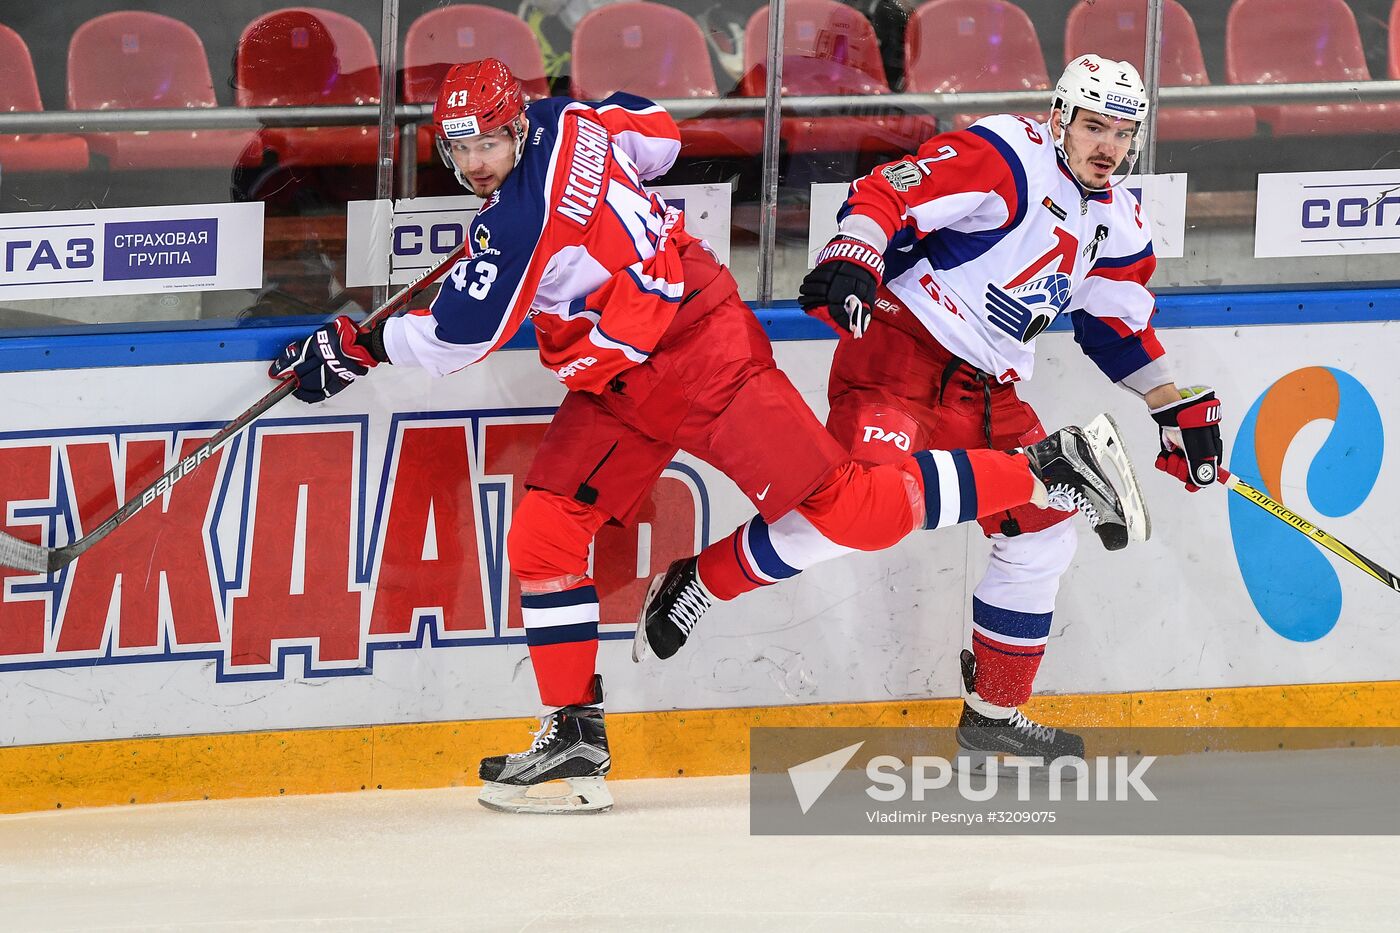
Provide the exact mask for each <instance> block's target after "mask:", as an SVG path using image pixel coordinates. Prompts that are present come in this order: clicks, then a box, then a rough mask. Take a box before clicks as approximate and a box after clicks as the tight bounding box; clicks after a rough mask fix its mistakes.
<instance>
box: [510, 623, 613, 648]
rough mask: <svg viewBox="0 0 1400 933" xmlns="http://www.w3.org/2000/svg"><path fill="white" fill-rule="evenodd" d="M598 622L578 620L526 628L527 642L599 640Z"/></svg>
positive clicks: (555, 642)
mask: <svg viewBox="0 0 1400 933" xmlns="http://www.w3.org/2000/svg"><path fill="white" fill-rule="evenodd" d="M597 640H598V623H597V622H578V623H576V624H574V625H541V626H536V627H534V628H527V629H526V630H525V644H527V645H530V646H532V647H538V646H540V645H562V644H565V643H567V642H571V641H597Z"/></svg>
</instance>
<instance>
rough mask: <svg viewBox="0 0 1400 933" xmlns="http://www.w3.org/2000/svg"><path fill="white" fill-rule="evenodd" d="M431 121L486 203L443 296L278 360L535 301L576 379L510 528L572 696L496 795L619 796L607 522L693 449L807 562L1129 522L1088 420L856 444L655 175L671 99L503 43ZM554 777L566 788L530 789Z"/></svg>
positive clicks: (347, 376) (363, 363) (365, 345)
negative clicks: (1057, 501) (546, 70)
mask: <svg viewBox="0 0 1400 933" xmlns="http://www.w3.org/2000/svg"><path fill="white" fill-rule="evenodd" d="M433 121H434V124H435V129H436V132H437V134H438V146H439V150H440V152H441V154H442V157H443V159H444V161H445V162H446V163H447V164H448V166H449V167H450V168H451V169H452V170H453V171H454V172H455V173H456V175H457V178H458V180H459V181H460V182H461V183H462V184H463V185H464V186H466V187H468V188H470V189H471V190H472V191H473V192H474V193H475V194H477V195H479V196H481V197H483V198H485V199H486V201H485V204H483V206H482V208H481V210H480V212H479V213H478V214H477V216H476V218H475V219H474V220H473V221H472V224H471V227H470V230H469V231H468V233H467V236H468V242H469V243H470V248H471V252H470V255H469V257H468V258H466V259H463V260H462V261H461V262H459V263H458V264H457V265H456V266H454V267H453V269H452V270H451V271H450V272H449V273H448V275H447V276H446V277H445V279H444V283H443V286H442V289H441V291H440V292H439V294H438V296H437V297H436V299H435V300H434V301H433V304H432V307H431V309H430V311H429V312H428V313H424V314H408V315H403V316H399V317H393V318H390V319H388V320H387V321H386V322H385V323H384V324H383V325H381V326H379V327H377V328H375V329H374V330H372V331H370V332H368V333H360V332H358V331H357V330H356V328H355V326H354V325H353V323H351V322H350V321H349V320H348V319H347V318H344V317H341V318H338V319H337V320H335V321H333V322H332V323H330V324H327V325H325V326H324V327H322V328H321V329H320V330H318V331H317V332H315V333H314V334H312V335H311V336H310V337H308V338H306V339H305V340H302V341H297V342H295V343H293V344H292V345H291V346H289V347H288V348H287V349H286V350H285V351H284V352H283V354H282V355H281V356H280V357H279V358H278V360H276V361H275V362H274V363H273V364H272V367H271V369H270V374H271V375H272V376H273V377H274V378H281V379H285V378H295V379H297V381H298V387H297V390H296V393H295V394H296V395H297V396H298V397H299V398H302V399H303V400H307V401H319V400H321V399H323V398H327V397H329V396H330V395H331V394H333V393H334V392H336V391H339V390H340V389H342V388H343V387H344V386H346V385H348V384H349V383H350V382H352V381H354V380H355V379H356V378H358V377H360V376H363V375H365V374H366V373H367V372H368V371H369V369H370V368H372V367H374V366H376V365H378V364H381V363H393V364H395V365H412V366H419V367H423V368H425V369H427V370H429V371H430V372H432V373H435V374H438V375H443V374H447V373H450V372H453V371H455V370H458V369H461V368H463V367H465V366H468V365H470V364H472V363H476V362H479V361H480V360H482V359H483V358H485V357H486V356H487V355H488V354H489V353H491V352H492V351H493V350H495V349H497V348H499V347H500V346H501V345H502V344H504V343H505V342H506V341H507V340H508V339H509V338H510V337H511V335H512V334H513V333H515V331H516V330H517V329H518V328H519V326H520V325H521V323H522V322H523V321H524V320H525V318H526V317H527V316H528V317H531V318H532V319H533V323H534V327H535V332H536V337H537V341H538V344H539V353H540V359H541V361H542V362H543V363H544V365H545V366H546V367H547V368H548V369H549V370H550V371H551V372H552V373H553V374H554V375H555V376H556V377H557V378H558V379H559V380H560V381H561V382H562V383H563V384H564V385H565V386H566V387H567V388H568V390H569V392H568V394H567V396H566V397H565V400H564V402H563V404H562V405H561V406H560V408H559V410H558V412H557V414H556V415H555V417H554V419H553V421H552V422H551V424H550V427H549V430H548V432H547V433H546V435H545V438H544V441H543V443H542V444H541V446H540V449H539V451H538V452H537V455H536V457H535V459H534V462H533V464H532V466H531V468H530V470H529V472H528V474H527V476H526V478H525V485H526V487H527V489H528V492H527V493H526V495H525V496H524V497H523V499H522V501H521V502H519V503H518V504H517V506H516V509H515V513H514V516H513V517H512V520H511V526H510V534H509V538H508V542H507V553H508V556H509V560H510V567H511V571H512V572H513V573H514V574H515V575H516V577H517V578H518V579H519V580H520V589H521V607H522V615H523V619H524V622H525V629H526V640H527V643H528V645H529V651H530V658H531V661H532V663H533V666H534V669H535V675H536V680H537V682H538V685H539V689H540V697H541V700H542V701H543V703H544V705H545V706H546V707H548V708H549V710H550V711H549V712H548V713H547V714H546V715H545V716H544V717H543V719H542V722H541V727H540V730H539V732H538V733H536V736H535V740H534V742H533V743H532V744H531V745H530V747H529V748H528V749H526V750H525V751H522V752H518V753H515V754H511V755H499V756H494V757H490V758H486V759H485V760H483V761H482V763H481V771H480V773H481V778H482V780H483V782H484V785H485V786H484V787H483V789H482V793H481V797H480V800H481V802H482V803H483V804H485V805H487V806H490V807H494V808H497V809H505V810H512V811H521V810H536V811H538V810H546V811H554V812H560V811H577V810H599V809H606V808H607V807H609V806H611V803H612V799H611V797H610V795H609V794H608V791H607V788H606V787H605V786H604V783H603V776H604V775H605V774H606V773H607V771H608V769H609V766H610V762H611V759H610V756H609V752H608V745H607V737H606V732H605V730H604V724H603V711H602V699H603V697H602V688H601V682H600V679H599V678H598V677H597V675H596V674H595V672H594V662H595V657H596V654H597V647H598V619H599V611H598V594H597V592H596V590H595V588H594V585H593V581H592V579H591V578H590V577H589V575H588V550H589V546H590V544H591V542H592V540H593V537H594V535H595V534H596V533H597V531H598V530H599V528H601V527H602V525H603V524H604V523H606V522H608V521H616V522H620V523H624V524H626V523H629V522H631V521H632V520H633V519H634V518H635V515H636V513H637V511H638V509H639V508H640V506H641V505H642V503H643V501H644V500H645V497H646V496H647V494H648V492H649V490H650V489H651V487H652V485H653V484H654V483H655V482H656V480H657V478H658V477H659V476H660V474H661V472H662V470H663V469H664V468H665V467H666V465H667V463H668V462H670V460H671V458H672V456H673V455H674V454H675V453H676V451H677V450H678V449H683V450H686V451H688V452H690V453H692V454H695V455H696V456H699V457H702V458H703V459H705V460H707V461H709V462H710V463H712V464H714V465H715V466H716V467H718V468H719V469H721V470H722V471H724V473H725V474H726V475H728V476H729V477H730V478H731V479H732V480H734V482H735V483H736V484H738V486H739V488H740V489H741V490H743V492H744V493H745V494H746V495H748V496H749V498H750V499H751V500H752V501H753V502H754V505H755V506H756V507H757V508H758V510H759V511H760V513H761V515H762V519H761V520H767V521H777V520H778V519H779V518H780V517H781V516H783V515H784V514H786V513H789V512H791V513H793V514H799V515H801V516H803V521H804V522H805V527H806V529H808V532H807V534H808V537H807V538H806V539H804V541H803V542H800V543H799V547H798V550H799V551H800V552H801V553H803V554H804V555H806V556H805V558H804V559H806V560H808V562H813V561H814V560H816V559H821V558H822V557H824V556H827V555H829V554H832V553H837V552H842V551H844V550H847V549H862V550H876V549H880V548H884V547H887V546H889V545H891V544H893V543H895V542H896V541H898V540H899V539H901V538H903V537H904V536H905V535H906V534H907V533H909V532H910V531H912V530H913V529H915V528H919V527H925V528H935V527H941V526H943V525H951V524H956V523H958V522H964V521H971V520H972V519H974V518H977V517H979V516H984V515H992V514H996V513H999V512H1001V511H1004V510H1006V509H1011V508H1015V507H1017V506H1019V505H1022V504H1024V503H1026V502H1028V501H1031V500H1032V499H1035V500H1038V501H1040V502H1042V503H1044V502H1048V501H1050V500H1051V499H1052V498H1053V497H1055V496H1062V495H1063V494H1064V491H1065V490H1067V489H1073V490H1075V491H1077V494H1079V495H1080V497H1081V498H1083V497H1085V496H1087V497H1089V498H1091V499H1092V501H1094V502H1095V503H1096V504H1097V508H1098V511H1097V512H1096V513H1095V515H1094V516H1093V517H1092V518H1091V521H1092V522H1095V523H1097V524H1098V526H1099V529H1100V530H1101V532H1103V533H1106V534H1110V535H1113V534H1115V533H1116V532H1115V531H1114V529H1116V531H1117V532H1121V531H1122V529H1123V528H1124V526H1125V522H1126V519H1125V518H1124V516H1123V514H1122V512H1121V509H1120V506H1119V503H1118V498H1117V496H1116V494H1115V491H1114V489H1113V488H1112V485H1111V483H1110V482H1109V481H1108V479H1107V478H1106V477H1105V476H1104V474H1103V473H1102V472H1101V471H1100V470H1099V468H1098V466H1097V464H1096V462H1095V461H1094V457H1093V455H1092V453H1090V452H1089V450H1088V449H1087V447H1086V446H1085V445H1084V444H1083V439H1082V436H1081V435H1079V434H1078V433H1077V432H1076V429H1065V430H1064V431H1062V432H1059V433H1057V434H1056V435H1055V436H1054V437H1052V438H1051V440H1050V441H1047V442H1046V443H1044V444H1042V445H1040V446H1038V447H1033V448H1029V449H1027V450H1025V451H1024V452H1022V451H1016V452H1011V453H1007V452H1002V451H992V450H975V451H962V450H954V451H941V450H940V451H927V450H923V451H917V452H914V453H910V454H909V455H908V456H904V457H900V458H896V459H894V460H892V461H891V462H888V463H885V464H881V465H875V466H866V465H863V464H856V463H853V462H852V461H851V458H850V455H849V454H847V453H846V451H844V450H842V449H841V447H840V445H839V444H838V443H837V442H836V441H835V439H833V438H832V436H831V435H830V434H829V433H828V432H827V431H826V430H825V429H824V428H823V427H822V425H821V423H820V422H818V421H817V420H816V418H815V417H814V416H813V415H812V413H811V411H810V409H808V408H807V406H806V404H805V403H804V402H803V401H802V398H801V397H800V395H799V394H798V393H797V391H796V389H794V388H793V386H792V384H791V383H790V382H788V380H787V378H786V377H785V376H784V375H783V374H782V372H780V371H779V370H778V369H777V368H776V366H775V365H774V363H773V357H772V352H771V349H770V347H769V344H768V340H767V337H766V335H765V334H764V332H763V329H762V327H761V326H760V325H759V323H758V321H757V319H756V318H755V317H754V315H753V313H752V312H751V311H750V310H749V309H748V307H747V306H746V305H745V304H744V303H743V302H742V301H740V299H739V297H738V293H737V288H736V285H735V283H734V279H733V277H732V276H731V275H730V274H729V272H728V270H726V269H725V268H724V267H723V266H721V265H719V263H718V262H716V261H715V259H714V256H713V255H712V254H711V252H710V251H709V248H708V247H707V246H706V245H705V244H704V243H703V242H701V241H699V240H697V239H696V238H694V237H692V236H691V235H690V234H688V233H687V232H686V230H685V223H684V218H683V216H682V214H681V212H680V211H678V210H676V209H675V208H674V207H670V206H667V205H666V204H665V203H664V202H662V201H661V199H660V198H657V197H655V196H653V195H650V194H648V193H647V192H646V190H645V189H644V188H643V187H642V183H643V182H644V181H646V180H648V179H651V178H655V177H657V176H659V175H661V174H663V173H665V172H666V171H667V170H668V169H669V168H670V167H671V164H672V163H673V162H674V161H675V158H676V156H677V154H678V152H679V150H680V137H679V132H678V130H677V128H676V124H675V122H674V121H673V120H672V119H671V117H670V116H669V115H668V114H667V113H666V111H665V110H663V109H662V108H660V107H658V106H656V105H655V104H653V103H651V102H650V101H647V100H643V99H641V98H638V97H633V96H631V95H627V94H615V95H613V96H612V97H610V98H608V99H607V100H604V101H602V102H598V103H584V102H580V101H575V100H571V99H569V98H550V99H547V100H541V101H537V102H536V103H533V104H531V105H530V106H529V107H525V106H523V102H522V98H521V91H520V85H519V83H518V82H517V81H516V80H515V78H514V77H513V76H512V75H511V74H510V72H509V70H508V69H507V68H506V67H505V66H504V65H502V64H501V63H500V62H498V61H495V60H493V59H486V60H483V61H479V62H472V63H470V64H467V65H457V66H454V67H453V68H452V69H451V70H450V71H449V72H448V74H447V76H446V78H445V79H444V82H443V85H442V88H441V91H440V93H439V97H438V100H437V104H436V106H435V108H434V111H433ZM761 520H760V519H756V520H755V521H761ZM1120 537H1122V538H1123V541H1124V543H1126V535H1120ZM804 549H805V550H804ZM733 572H735V571H734V569H733V568H727V569H725V570H723V571H722V572H721V576H724V574H726V573H733ZM556 780H564V781H566V782H567V783H568V785H569V788H568V792H567V793H564V794H561V795H556V796H553V797H548V796H539V795H534V794H529V793H528V792H529V791H530V790H531V789H532V788H533V787H535V786H536V785H540V784H544V783H547V782H551V781H556Z"/></svg>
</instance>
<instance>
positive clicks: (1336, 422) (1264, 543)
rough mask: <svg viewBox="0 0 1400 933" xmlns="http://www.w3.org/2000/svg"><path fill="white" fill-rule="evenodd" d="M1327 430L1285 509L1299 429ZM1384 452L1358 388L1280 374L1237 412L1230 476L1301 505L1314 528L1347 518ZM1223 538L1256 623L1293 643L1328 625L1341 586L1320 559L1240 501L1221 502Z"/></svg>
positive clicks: (1349, 382)
mask: <svg viewBox="0 0 1400 933" xmlns="http://www.w3.org/2000/svg"><path fill="white" fill-rule="evenodd" d="M1319 419H1320V420H1323V421H1330V422H1332V429H1331V431H1330V432H1329V433H1328V435H1327V439H1326V440H1325V441H1323V443H1322V447H1321V449H1319V450H1318V451H1317V453H1316V455H1314V457H1313V459H1312V462H1311V463H1310V464H1308V468H1307V492H1308V502H1307V503H1303V502H1299V501H1296V500H1298V499H1300V498H1301V497H1300V496H1298V495H1297V494H1296V493H1295V494H1294V495H1293V499H1294V500H1295V501H1293V502H1290V501H1289V497H1288V496H1287V495H1286V494H1285V490H1284V489H1283V466H1284V458H1285V457H1286V456H1287V455H1288V448H1289V447H1290V446H1291V445H1292V443H1293V439H1294V438H1296V437H1297V436H1298V433H1299V432H1300V431H1302V429H1303V427H1304V426H1306V425H1308V424H1310V423H1312V422H1313V421H1317V420H1319ZM1384 450H1385V436H1384V429H1383V427H1382V425H1381V414H1380V411H1379V410H1378V409H1377V408H1376V403H1375V401H1373V400H1372V398H1371V395H1370V393H1369V392H1367V391H1366V388H1365V387H1364V386H1363V385H1362V384H1361V383H1359V382H1357V381H1356V379H1354V378H1352V377H1351V376H1349V375H1348V374H1347V373H1345V372H1342V371H1341V370H1339V369H1333V368H1331V367H1325V366H1310V367H1308V368H1306V369H1298V370H1294V371H1293V372H1291V373H1289V374H1288V375H1286V376H1284V377H1283V378H1282V379H1280V380H1278V381H1277V382H1275V383H1274V384H1273V385H1271V386H1269V388H1268V389H1267V390H1266V391H1265V392H1264V394H1263V395H1261V396H1260V397H1259V398H1258V399H1257V400H1256V401H1255V402H1254V405H1253V406H1252V407H1251V408H1250V410H1249V413H1248V414H1247V415H1245V418H1244V421H1243V423H1241V425H1240V430H1239V435H1238V436H1237V437H1236V438H1235V446H1234V449H1233V450H1232V451H1231V458H1230V469H1231V470H1233V471H1235V472H1237V473H1239V474H1240V476H1241V477H1242V478H1243V479H1244V480H1245V481H1247V482H1249V483H1252V484H1254V485H1257V486H1259V488H1261V489H1263V490H1264V491H1265V492H1267V493H1268V494H1269V495H1270V496H1272V497H1273V498H1274V499H1276V500H1278V501H1279V502H1282V503H1283V504H1284V505H1288V506H1290V507H1291V506H1293V505H1297V506H1298V507H1299V510H1300V514H1301V513H1302V512H1306V511H1307V509H1306V508H1305V506H1307V507H1310V509H1311V511H1312V512H1315V513H1316V514H1317V516H1318V522H1319V524H1322V525H1323V527H1324V528H1325V527H1327V526H1326V524H1325V519H1327V518H1340V517H1341V516H1343V515H1349V514H1351V513H1352V512H1354V511H1356V510H1357V509H1358V508H1359V507H1360V506H1361V504H1362V503H1363V502H1365V501H1366V497H1367V496H1369V495H1370V494H1371V489H1372V488H1373V487H1374V486H1375V483H1376V478H1377V477H1378V476H1379V475H1380V468H1381V458H1382V454H1383V453H1384ZM1229 501H1230V532H1231V536H1232V538H1233V540H1234V545H1235V556H1236V558H1237V559H1238V561H1239V565H1240V573H1241V575H1242V576H1243V577H1244V583H1245V587H1246V588H1247V589H1248V590H1249V598H1250V599H1251V600H1253V601H1254V608H1255V609H1257V610H1258V611H1259V615H1260V617H1262V618H1263V620H1264V621H1265V622H1266V623H1267V624H1268V626H1269V627H1270V628H1271V629H1273V630H1274V631H1275V632H1277V633H1278V634H1280V635H1282V636H1283V637H1284V638H1287V639H1290V640H1292V641H1299V642H1307V641H1316V640H1317V639H1319V638H1321V637H1323V636H1324V635H1326V634H1327V633H1328V632H1330V631H1332V628H1333V627H1334V626H1335V625H1336V624H1337V620H1338V619H1339V618H1340V617H1341V613H1342V587H1341V582H1340V581H1339V580H1338V577H1337V571H1336V569H1335V568H1334V567H1333V565H1332V562H1331V560H1330V559H1329V558H1328V557H1327V556H1326V554H1325V553H1324V552H1323V551H1322V550H1321V549H1320V548H1318V547H1317V546H1316V545H1315V544H1313V543H1312V542H1311V541H1310V540H1308V538H1307V537H1305V536H1304V535H1301V534H1299V533H1298V532H1297V531H1295V530H1293V529H1292V528H1290V527H1289V526H1288V525H1286V524H1284V523H1283V522H1281V521H1279V520H1278V519H1277V518H1275V517H1274V516H1272V515H1270V514H1268V513H1267V512H1265V511H1263V510H1262V509H1260V508H1258V507H1257V506H1255V505H1254V504H1252V503H1250V502H1246V501H1245V500H1244V499H1243V498H1241V497H1239V496H1230V497H1229Z"/></svg>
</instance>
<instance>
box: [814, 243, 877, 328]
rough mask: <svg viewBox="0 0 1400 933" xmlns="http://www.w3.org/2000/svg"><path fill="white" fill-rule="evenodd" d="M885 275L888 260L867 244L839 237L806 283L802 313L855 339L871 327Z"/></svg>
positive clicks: (825, 250) (819, 258)
mask: <svg viewBox="0 0 1400 933" xmlns="http://www.w3.org/2000/svg"><path fill="white" fill-rule="evenodd" d="M884 274H885V260H884V258H883V257H882V256H881V255H880V254H879V252H877V251H876V249H875V247H873V246H871V245H870V244H869V243H866V242H865V241H864V240H857V239H856V238H854V237H849V236H844V235H841V234H837V235H836V236H835V237H833V238H832V239H831V242H829V243H827V244H826V246H824V247H822V251H821V252H820V253H818V254H817V266H816V268H815V269H813V270H812V271H811V272H808V273H807V277H806V278H805V279H803V280H802V288H801V289H800V290H799V291H798V297H797V302H798V304H800V305H802V310H803V311H805V312H807V313H808V314H812V315H814V316H816V317H826V318H827V319H828V320H830V322H831V323H832V324H833V325H834V326H835V327H836V328H837V330H838V331H846V332H848V333H850V334H851V335H852V336H854V337H859V336H861V335H862V334H864V333H865V330H866V328H867V327H869V326H870V309H871V308H872V307H873V306H874V304H875V289H877V288H878V287H879V286H880V279H881V278H882V277H883V276H884Z"/></svg>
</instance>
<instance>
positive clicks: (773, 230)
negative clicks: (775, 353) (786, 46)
mask: <svg viewBox="0 0 1400 933" xmlns="http://www.w3.org/2000/svg"><path fill="white" fill-rule="evenodd" d="M786 6H787V4H786V0H772V2H771V3H770V4H769V5H768V50H767V51H768V83H767V88H766V94H765V99H764V114H763V191H762V192H761V194H760V195H759V198H760V201H759V215H758V303H759V304H760V305H766V304H768V303H769V302H771V301H772V300H773V259H774V252H775V251H776V249H777V236H778V142H779V139H780V130H781V127H782V116H783V106H782V94H783V13H784V9H785V7H786Z"/></svg>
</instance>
